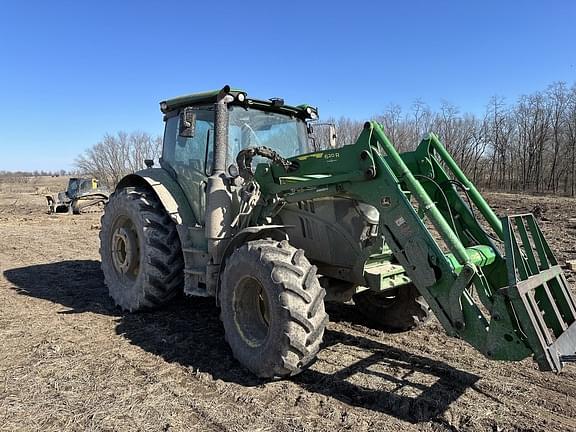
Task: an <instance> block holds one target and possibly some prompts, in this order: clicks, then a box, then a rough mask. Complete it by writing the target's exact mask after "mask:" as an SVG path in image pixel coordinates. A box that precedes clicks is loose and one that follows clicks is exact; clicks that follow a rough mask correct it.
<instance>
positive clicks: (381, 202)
mask: <svg viewBox="0 0 576 432" xmlns="http://www.w3.org/2000/svg"><path fill="white" fill-rule="evenodd" d="M161 110H162V112H163V114H164V121H165V135H164V148H163V155H162V158H161V160H160V167H156V168H154V167H151V168H148V169H146V170H143V171H140V172H138V173H135V174H132V175H129V176H127V177H125V178H124V179H123V180H122V181H121V182H120V183H119V185H118V186H117V188H116V191H115V192H114V194H113V195H112V196H111V198H110V202H109V203H108V205H107V206H106V209H105V213H104V216H103V218H102V231H101V255H102V268H103V271H104V275H105V280H106V283H107V285H108V287H109V290H110V294H111V295H112V297H113V298H114V300H115V301H116V303H117V304H118V305H119V306H120V307H122V308H124V309H126V310H130V311H136V310H140V309H146V308H152V307H156V306H159V305H162V304H163V303H165V302H167V301H168V300H170V299H172V298H173V297H174V296H175V295H177V293H178V292H179V291H180V290H183V291H184V293H185V294H187V295H191V296H213V297H215V298H216V301H217V304H218V305H219V307H220V310H221V319H222V321H223V325H224V330H225V334H226V339H227V341H228V343H229V344H230V346H231V348H232V351H233V353H234V356H235V357H236V358H237V359H238V360H239V361H240V362H241V363H242V364H243V365H244V366H245V367H247V368H248V369H250V370H251V371H252V372H253V373H255V374H256V375H258V376H262V377H283V376H289V375H294V374H297V373H299V372H300V371H301V370H303V369H304V368H306V367H307V366H308V365H309V364H311V362H312V361H313V360H314V358H315V356H316V353H317V352H318V350H319V348H320V345H321V342H322V337H323V332H324V328H325V326H326V323H327V321H328V316H327V314H326V312H325V308H324V302H325V301H326V300H333V301H342V302H348V301H351V300H352V301H353V302H354V304H355V305H356V307H357V308H358V309H359V311H360V312H361V313H363V314H364V315H365V316H366V318H367V319H368V322H370V323H372V324H373V325H375V326H378V327H380V328H385V329H389V330H392V331H405V330H409V329H412V328H414V327H417V326H418V325H420V324H422V323H423V322H425V321H426V319H427V318H428V316H429V315H430V314H431V313H433V314H434V315H435V316H436V317H437V319H438V320H439V322H440V323H441V324H442V326H443V327H444V329H445V330H446V332H447V333H448V334H449V335H451V336H456V337H460V338H462V339H464V340H465V341H467V342H468V343H470V344H471V345H472V346H473V347H475V348H476V349H477V350H478V351H480V352H481V353H482V354H484V355H485V356H487V357H488V358H491V359H495V360H521V359H523V358H526V357H529V356H533V357H534V359H535V361H536V362H537V363H538V365H539V366H540V368H541V369H543V370H553V371H560V370H561V369H562V367H563V364H564V363H566V362H568V361H572V360H574V352H575V348H576V323H575V321H576V306H575V303H574V298H573V296H572V294H571V292H570V288H569V286H568V283H567V282H566V279H565V277H564V275H563V273H562V270H561V268H560V266H559V265H558V262H557V261H556V259H555V258H554V255H553V254H552V251H551V250H550V248H549V247H548V245H547V243H546V241H545V239H544V237H543V235H542V232H541V231H540V229H539V228H538V225H537V223H536V221H535V219H534V217H533V216H532V215H529V214H525V215H516V216H507V217H504V218H499V217H497V216H496V215H495V214H494V212H493V211H492V209H491V208H490V207H489V206H488V204H487V203H486V201H485V200H484V199H483V197H482V196H481V194H480V193H479V192H478V191H477V189H476V188H475V187H474V185H473V184H472V183H471V182H470V181H469V180H468V179H467V178H466V176H465V175H464V173H463V172H462V171H461V170H460V168H459V167H458V165H457V164H456V162H455V161H454V159H453V158H452V157H451V156H450V155H449V154H448V152H447V151H446V149H445V148H444V146H443V145H442V143H441V142H440V141H439V139H438V138H437V137H436V136H435V135H433V134H430V135H428V136H426V137H425V138H424V139H423V140H422V141H421V143H420V144H419V145H418V146H417V148H416V150H415V151H413V152H407V153H402V154H399V153H398V152H397V151H396V150H395V148H394V146H393V145H392V143H391V142H390V141H389V140H388V138H387V137H386V135H385V133H384V131H383V130H382V127H381V125H380V124H378V123H376V122H368V123H366V125H365V127H364V130H363V131H362V133H361V134H360V136H359V137H358V139H357V141H356V142H355V143H350V144H349V145H345V146H342V147H340V148H335V147H333V146H330V147H329V148H327V149H324V150H318V151H314V149H313V147H312V146H311V140H310V137H309V132H310V131H311V130H312V128H311V127H310V124H311V123H313V122H314V121H315V120H316V119H317V110H316V109H315V108H313V107H311V106H308V105H299V106H289V105H285V104H284V103H283V101H282V100H281V99H270V100H258V99H252V98H250V97H249V96H248V94H247V93H246V92H244V91H241V90H233V89H230V88H229V87H228V86H226V87H224V88H223V89H222V90H219V91H213V92H206V93H198V94H193V95H189V96H183V97H179V98H174V99H170V100H167V101H164V102H162V103H161Z"/></svg>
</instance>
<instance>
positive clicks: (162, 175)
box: [116, 168, 199, 226]
mask: <svg viewBox="0 0 576 432" xmlns="http://www.w3.org/2000/svg"><path fill="white" fill-rule="evenodd" d="M138 186H141V187H147V188H149V189H152V190H153V191H154V193H155V194H156V196H157V197H158V199H159V200H160V202H162V205H163V206H164V208H165V209H166V211H167V212H168V215H169V216H170V218H171V219H172V220H173V221H174V222H175V223H176V224H177V225H181V224H184V225H188V226H195V225H196V224H197V223H198V222H199V221H198V220H197V218H196V216H195V215H194V212H193V211H192V207H191V206H190V203H189V202H188V199H187V198H186V195H185V194H184V191H183V190H182V188H181V187H180V185H179V184H178V183H177V182H176V181H175V180H174V179H173V178H172V176H170V174H169V173H168V171H166V170H165V169H163V168H148V169H144V170H142V171H137V172H135V173H134V174H129V175H127V176H126V177H124V178H123V179H122V180H120V182H119V183H118V185H117V186H116V190H119V189H122V188H125V187H138Z"/></svg>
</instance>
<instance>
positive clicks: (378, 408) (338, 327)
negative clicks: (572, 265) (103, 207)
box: [0, 179, 576, 432]
mask: <svg viewBox="0 0 576 432" xmlns="http://www.w3.org/2000/svg"><path fill="white" fill-rule="evenodd" d="M65 183H66V179H44V180H41V181H38V182H35V183H23V184H16V185H14V184H8V185H7V184H0V270H1V275H0V430H2V431H17V430H42V431H63V430H66V431H68V430H78V431H80V430H82V431H84V430H95V431H96V430H97V431H104V430H106V431H108V430H109V431H112V430H115V431H128V430H142V431H148V430H150V431H188V430H198V431H221V430H224V431H271V432H275V431H310V430H321V431H331V432H335V431H341V430H350V431H373V430H374V431H396V430H398V431H416V430H423V431H460V430H462V431H477V430H479V431H516V430H522V431H524V430H530V431H532V430H533V431H541V430H550V431H574V430H576V365H568V366H567V367H566V368H565V370H564V372H563V373H562V374H561V375H554V374H551V373H542V372H539V371H538V370H537V368H536V366H535V364H534V363H533V362H532V361H530V360H527V361H523V362H520V363H499V362H494V361H490V360H487V359H485V358H484V357H482V356H481V355H480V354H477V353H476V352H475V351H474V350H473V349H472V348H470V347H469V346H468V345H467V344H465V343H464V342H462V341H459V340H456V339H453V338H449V337H448V336H446V335H445V334H444V332H443V331H442V329H441V328H440V326H439V324H438V323H437V322H436V321H433V322H431V323H430V324H429V325H427V326H426V327H425V328H423V329H420V330H417V331H414V332H412V333H405V334H393V335H390V334H385V333H383V332H381V331H376V330H372V329H369V328H368V327H366V326H365V323H364V322H363V320H362V319H361V318H360V317H359V316H358V315H357V314H356V313H355V311H354V309H353V307H352V306H329V308H328V312H329V314H330V317H331V322H330V324H329V325H328V330H327V333H326V336H325V344H324V348H323V350H322V351H321V352H320V355H319V359H318V361H317V362H316V363H315V364H314V365H313V366H312V368H311V369H310V370H308V371H306V372H305V373H303V374H301V375H300V376H298V377H296V378H294V379H292V380H289V381H277V382H268V383H265V382H261V381H259V380H258V379H255V378H254V377H252V376H251V375H250V374H248V373H246V372H245V371H244V370H243V369H242V368H241V367H240V366H239V365H238V364H237V363H236V362H235V361H234V359H233V358H232V355H231V352H230V350H229V348H228V346H227V344H226V343H225V341H224V337H223V331H222V327H221V325H220V322H219V320H218V318H217V317H218V313H217V310H216V308H215V307H214V305H213V301H212V300H197V299H181V300H179V301H178V302H176V303H175V304H173V305H172V306H170V307H169V308H167V309H164V310H162V311H158V312H153V313H145V314H122V313H120V312H119V311H118V310H117V309H115V308H114V305H113V303H112V302H111V300H109V298H108V296H107V290H106V287H105V286H104V284H103V280H102V274H101V272H100V267H99V256H98V229H99V215H98V214H89V215H82V216H69V215H57V216H49V215H47V214H45V204H44V197H43V195H44V193H46V192H47V191H48V190H52V191H56V190H58V189H59V188H63V187H64V185H65ZM488 198H489V201H490V202H491V203H492V204H493V205H494V206H495V208H496V210H497V212H499V213H500V212H519V211H532V210H533V209H534V208H535V207H536V206H539V209H537V212H538V213H539V215H540V221H541V225H542V227H543V230H544V231H545V234H546V235H547V238H548V239H549V241H550V242H551V244H552V247H553V250H554V251H555V252H556V254H557V256H558V258H560V259H561V260H563V261H564V260H566V259H576V227H575V226H572V227H570V226H569V224H568V218H569V217H576V200H573V199H572V200H570V199H565V198H547V197H527V196H517V195H505V194H490V195H489V196H488ZM569 278H570V280H571V282H572V283H573V284H574V282H575V279H576V278H575V275H574V274H569Z"/></svg>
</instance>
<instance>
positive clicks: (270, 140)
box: [228, 106, 310, 163]
mask: <svg viewBox="0 0 576 432" xmlns="http://www.w3.org/2000/svg"><path fill="white" fill-rule="evenodd" d="M229 110H230V114H229V129H228V161H229V162H231V163H235V162H236V155H237V154H238V152H239V151H240V150H242V149H243V148H246V147H260V146H266V147H270V148H271V149H273V150H275V151H276V152H278V153H279V154H280V155H281V156H283V157H285V158H289V157H292V156H296V155H299V154H302V153H308V152H309V151H310V147H309V145H308V133H307V129H306V123H305V122H304V121H303V120H301V119H299V118H297V117H291V116H289V115H286V114H279V113H275V112H268V111H259V110H255V109H250V108H244V107H241V106H230V108H229Z"/></svg>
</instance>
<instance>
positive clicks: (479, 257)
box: [253, 122, 576, 371]
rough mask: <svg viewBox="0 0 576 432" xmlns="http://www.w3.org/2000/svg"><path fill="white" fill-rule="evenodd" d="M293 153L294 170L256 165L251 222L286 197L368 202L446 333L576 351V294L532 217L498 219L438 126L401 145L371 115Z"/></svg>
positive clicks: (513, 352)
mask: <svg viewBox="0 0 576 432" xmlns="http://www.w3.org/2000/svg"><path fill="white" fill-rule="evenodd" d="M289 160H290V161H291V162H292V163H293V165H292V167H291V170H290V172H287V171H286V169H285V167H282V166H278V165H267V164H260V165H258V167H257V168H256V171H255V174H254V178H255V180H256V181H257V182H258V183H259V185H260V188H261V192H262V199H261V204H260V205H259V206H258V207H257V208H256V209H255V211H254V216H253V217H254V219H255V220H254V223H263V221H264V220H265V218H266V217H270V216H272V215H273V213H274V211H276V210H275V209H277V207H278V205H279V203H282V202H288V203H291V202H298V201H303V200H308V199H314V198H320V197H327V196H343V197H348V198H351V199H355V200H358V201H361V202H365V203H368V204H371V205H373V206H374V207H376V208H377V209H378V211H379V213H380V219H379V230H380V234H381V235H383V237H384V242H385V244H386V245H387V247H389V248H390V250H391V251H392V253H393V254H394V257H395V258H396V260H397V261H398V262H399V263H400V264H401V265H402V266H403V267H404V270H405V271H406V274H407V275H408V276H409V277H410V279H411V280H412V282H413V283H414V284H415V285H416V287H417V288H418V290H419V292H420V293H421V294H422V296H423V297H424V298H425V299H426V301H427V302H428V304H429V306H430V308H431V309H432V311H433V312H434V314H435V315H436V317H437V318H438V320H439V321H440V323H441V324H442V326H443V327H444V329H445V330H446V332H447V333H448V334H449V335H452V336H458V337H460V338H462V339H464V340H466V341H467V342H468V343H470V344H471V345H472V346H473V347H475V348H476V349H477V350H479V351H480V352H482V353H483V354H484V355H485V356H487V357H488V358H491V359H495V360H521V359H523V358H526V357H528V356H530V355H534V359H535V361H536V362H537V363H538V365H539V367H540V368H541V369H542V370H553V371H560V370H561V369H562V366H563V363H564V362H566V361H571V360H574V352H575V351H576V322H575V321H576V306H575V302H574V298H573V296H572V294H571V293H570V288H569V285H568V283H567V281H566V279H565V277H564V274H563V273H562V270H561V268H560V266H559V265H558V262H557V261H556V259H555V258H554V256H553V254H552V252H551V250H550V248H549V246H548V244H547V243H546V241H545V239H544V237H543V235H542V233H541V231H540V229H539V228H538V226H537V224H536V222H535V219H534V218H533V216H532V215H519V216H510V217H505V218H503V219H499V218H498V217H497V216H496V215H495V213H494V212H493V211H492V209H491V208H490V207H489V205H488V204H487V203H486V201H485V200H484V198H483V197H482V195H481V194H480V193H479V192H478V191H477V190H476V188H475V187H474V185H473V184H472V183H471V182H470V181H469V180H468V179H467V178H466V176H465V175H464V173H463V172H462V171H461V170H460V168H459V167H458V165H457V164H456V162H455V161H454V159H452V157H451V156H450V155H449V153H448V152H447V151H446V149H445V147H444V146H443V145H442V143H441V142H440V141H439V140H438V138H437V137H436V136H434V135H433V134H430V135H429V136H427V137H426V138H425V139H424V140H423V141H422V142H421V143H420V145H419V146H418V148H417V149H416V150H415V151H414V152H409V153H404V154H399V153H398V152H397V151H396V150H395V148H394V146H393V145H392V143H391V142H390V141H389V140H388V138H387V137H386V135H385V134H384V132H383V130H382V128H381V127H380V125H379V124H378V123H376V122H369V123H366V125H365V128H364V130H363V132H362V133H361V134H360V136H359V138H358V140H357V142H356V143H355V144H353V145H348V146H344V147H342V148H339V149H330V150H325V151H321V152H316V153H311V154H306V155H301V156H297V157H294V158H290V159H289ZM445 168H446V169H447V170H448V171H447V170H446V169H445ZM458 189H460V191H461V192H462V191H463V192H464V194H465V196H466V197H467V199H468V200H469V201H470V202H467V201H465V200H464V198H463V197H462V194H461V192H459V190H458ZM471 203H473V205H472V204H471ZM474 208H476V210H477V211H479V213H480V214H481V215H482V217H483V219H484V220H485V221H486V222H487V224H488V225H489V226H490V228H491V230H492V231H493V234H492V235H490V234H488V232H487V230H486V229H485V228H484V227H483V226H482V225H481V224H480V222H479V220H478V215H477V214H476V213H475V211H474ZM434 231H435V233H434ZM435 234H436V235H435ZM502 245H503V246H502ZM380 247H382V246H380ZM368 253H369V255H370V254H371V255H378V254H380V253H382V250H377V247H373V248H372V249H370V250H369V251H368ZM399 289H402V288H399ZM474 292H475V293H476V295H473V294H474Z"/></svg>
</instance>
